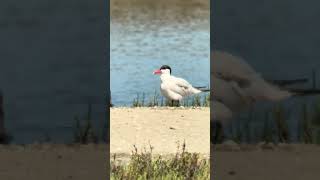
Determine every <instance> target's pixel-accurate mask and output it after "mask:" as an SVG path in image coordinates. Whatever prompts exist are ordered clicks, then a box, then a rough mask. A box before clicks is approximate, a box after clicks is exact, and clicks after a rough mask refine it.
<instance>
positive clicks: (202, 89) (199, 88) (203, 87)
mask: <svg viewBox="0 0 320 180" xmlns="http://www.w3.org/2000/svg"><path fill="white" fill-rule="evenodd" d="M194 88H196V89H197V90H200V91H201V92H210V89H208V88H207V87H205V86H200V87H194Z"/></svg>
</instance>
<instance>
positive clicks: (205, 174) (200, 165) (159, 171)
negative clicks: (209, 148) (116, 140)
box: [110, 143, 210, 180]
mask: <svg viewBox="0 0 320 180" xmlns="http://www.w3.org/2000/svg"><path fill="white" fill-rule="evenodd" d="M152 150H153V147H152V146H150V150H149V151H146V150H144V151H142V152H140V153H139V152H138V149H137V147H136V146H134V150H133V151H132V155H131V158H130V160H129V162H128V163H126V164H121V163H119V162H118V161H117V156H116V155H114V156H113V160H111V162H110V167H111V172H110V173H111V179H112V180H131V179H137V180H149V179H155V180H157V179H159V180H167V179H168V180H191V179H192V180H193V179H198V180H207V179H210V162H209V160H208V159H201V158H200V155H199V154H197V153H189V152H186V151H185V143H184V144H183V147H182V150H181V151H179V148H178V152H177V153H176V154H175V155H174V156H173V157H171V158H164V157H162V156H161V155H153V153H152Z"/></svg>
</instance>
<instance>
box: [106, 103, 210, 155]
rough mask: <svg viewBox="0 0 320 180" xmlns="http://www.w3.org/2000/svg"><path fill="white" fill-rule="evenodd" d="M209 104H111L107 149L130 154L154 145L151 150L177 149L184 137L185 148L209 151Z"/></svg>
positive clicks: (167, 152) (165, 152)
mask: <svg viewBox="0 0 320 180" xmlns="http://www.w3.org/2000/svg"><path fill="white" fill-rule="evenodd" d="M209 122H210V110H209V108H180V107H179V108H169V107H163V108H111V110H110V127H111V129H110V133H111V142H110V144H111V146H110V151H111V153H122V154H130V153H131V151H132V150H133V145H136V146H137V148H138V149H139V150H141V149H142V148H144V147H146V148H148V147H149V143H150V144H151V145H152V146H153V147H154V149H153V152H154V153H155V154H171V153H175V152H177V146H178V142H179V143H180V145H181V144H182V143H183V142H184V141H185V142H186V146H187V150H188V151H189V152H198V153H201V154H209V153H210V137H209V134H210V126H209V124H210V123H209Z"/></svg>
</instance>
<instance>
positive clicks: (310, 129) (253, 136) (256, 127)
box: [231, 99, 320, 144]
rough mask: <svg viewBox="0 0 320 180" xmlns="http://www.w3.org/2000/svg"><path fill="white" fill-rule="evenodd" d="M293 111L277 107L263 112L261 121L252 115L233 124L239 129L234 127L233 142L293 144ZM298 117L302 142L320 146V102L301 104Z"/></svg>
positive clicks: (232, 129)
mask: <svg viewBox="0 0 320 180" xmlns="http://www.w3.org/2000/svg"><path fill="white" fill-rule="evenodd" d="M290 111H292V110H290V109H289V110H288V111H287V110H286V109H285V105H282V104H276V105H274V107H273V108H271V109H269V110H266V111H264V112H263V113H264V117H262V116H259V117H260V118H261V117H262V118H263V119H262V120H261V121H260V120H257V119H256V118H257V117H255V116H253V115H252V114H250V115H249V116H248V117H247V119H240V120H239V121H241V122H240V123H238V124H233V127H234V126H236V128H231V139H232V140H233V141H235V142H236V143H243V141H242V140H243V139H246V140H247V141H248V142H249V143H257V142H266V143H274V144H277V143H291V140H290V135H291V133H292V134H293V132H290V129H289V123H290V120H289V119H288V118H289V116H288V115H289V114H290V113H291V112H290ZM251 113H253V112H251ZM258 115H259V114H258ZM298 116H299V117H298V118H299V125H298V127H299V128H298V141H299V143H306V144H320V99H318V100H316V101H315V102H313V103H308V104H307V103H301V114H300V115H298ZM252 132H253V133H252Z"/></svg>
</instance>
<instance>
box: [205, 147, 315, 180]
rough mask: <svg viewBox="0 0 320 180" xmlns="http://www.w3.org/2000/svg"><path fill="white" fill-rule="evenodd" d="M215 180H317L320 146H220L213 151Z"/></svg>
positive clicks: (212, 170)
mask: <svg viewBox="0 0 320 180" xmlns="http://www.w3.org/2000/svg"><path fill="white" fill-rule="evenodd" d="M211 154H212V158H211V163H212V164H213V167H211V172H213V174H212V175H213V176H214V179H223V180H249V179H253V180H270V179H273V180H284V179H290V180H304V179H310V180H316V179H319V177H320V171H319V162H320V156H319V155H320V146H319V145H302V144H300V145H279V146H277V147H276V146H271V145H263V146H258V147H257V146H249V145H243V146H238V145H233V146H226V145H217V146H215V148H214V149H213V151H212V152H211Z"/></svg>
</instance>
